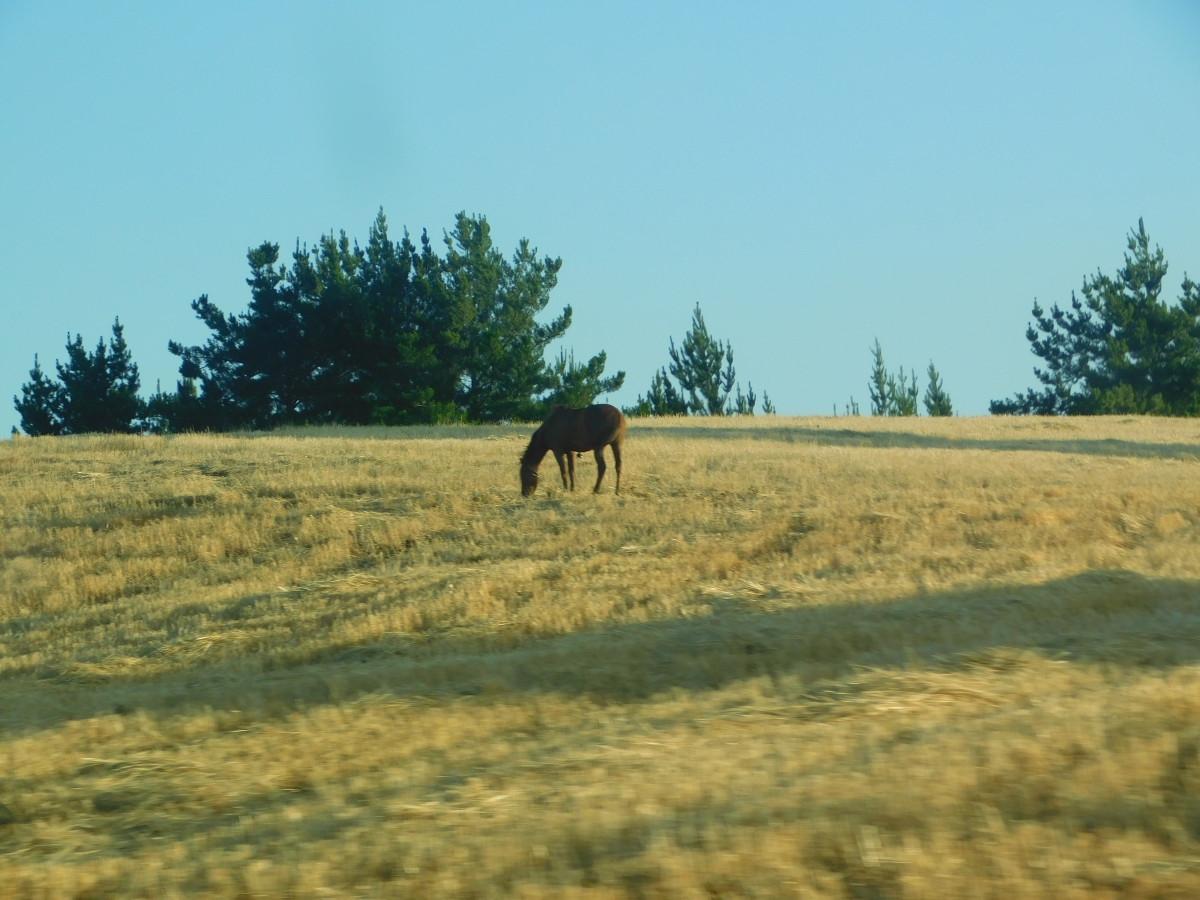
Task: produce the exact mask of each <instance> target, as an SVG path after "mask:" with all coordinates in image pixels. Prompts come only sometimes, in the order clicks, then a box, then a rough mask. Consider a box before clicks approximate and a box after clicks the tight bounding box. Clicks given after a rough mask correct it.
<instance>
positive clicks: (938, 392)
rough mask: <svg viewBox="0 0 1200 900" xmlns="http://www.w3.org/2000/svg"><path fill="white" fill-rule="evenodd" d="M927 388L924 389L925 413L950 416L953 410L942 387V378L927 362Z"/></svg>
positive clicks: (930, 362) (931, 361)
mask: <svg viewBox="0 0 1200 900" xmlns="http://www.w3.org/2000/svg"><path fill="white" fill-rule="evenodd" d="M928 374H929V387H927V388H926V389H925V411H926V412H927V413H929V415H931V416H952V415H954V408H953V407H952V406H951V404H950V395H949V394H947V393H946V390H945V388H943V387H942V378H941V376H940V375H938V370H937V369H935V368H934V367H933V360H930V361H929V371H928Z"/></svg>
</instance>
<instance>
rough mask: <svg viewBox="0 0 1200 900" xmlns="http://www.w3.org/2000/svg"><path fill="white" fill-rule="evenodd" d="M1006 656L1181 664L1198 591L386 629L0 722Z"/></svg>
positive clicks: (587, 691)
mask: <svg viewBox="0 0 1200 900" xmlns="http://www.w3.org/2000/svg"><path fill="white" fill-rule="evenodd" d="M1013 651H1018V652H1032V653H1036V654H1040V655H1043V656H1047V657H1054V658H1063V659H1067V660H1070V661H1073V662H1079V663H1094V664H1111V665H1113V666H1116V667H1124V668H1146V667H1149V668H1157V669H1167V668H1171V667H1174V666H1180V665H1187V664H1191V663H1195V662H1197V661H1200V584H1197V583H1196V582H1192V581H1181V580H1174V579H1161V578H1150V577H1146V576H1143V575H1138V574H1134V573H1129V572H1121V571H1098V572H1090V573H1085V574H1082V575H1078V576H1075V577H1072V578H1067V579H1062V580H1058V581H1051V582H1046V583H1044V584H1040V585H1022V586H1012V587H1006V588H996V589H990V590H977V591H970V592H954V593H943V594H931V595H928V596H918V597H911V598H908V599H904V600H899V601H893V602H886V603H871V604H866V603H863V604H855V603H843V604H837V605H828V606H820V605H814V606H809V607H804V608H799V609H787V610H784V611H780V612H756V611H754V610H753V609H750V608H748V607H747V604H744V603H733V602H729V603H727V604H726V605H725V606H724V607H723V608H718V609H716V611H715V612H714V614H713V615H711V616H705V617H697V618H691V619H671V620H664V621H658V622H650V623H638V624H627V625H615V626H611V627H607V628H597V629H595V630H592V631H587V632H580V633H575V634H570V635H564V636H561V637H540V638H539V637H532V636H522V635H508V636H506V635H504V634H495V633H492V634H474V635H470V634H468V635H457V636H456V635H452V634H447V635H442V636H426V637H425V638H424V639H423V640H416V639H411V638H407V637H404V636H397V637H396V639H394V640H389V641H383V642H377V643H372V644H365V645H359V646H354V647H342V648H331V649H329V650H327V651H324V652H323V653H322V654H321V655H319V656H318V657H316V658H313V657H310V658H309V659H307V660H305V661H297V660H293V661H292V662H290V663H289V662H285V661H283V660H281V659H280V658H279V657H271V656H264V659H263V663H264V665H263V667H262V669H263V670H262V671H253V670H247V669H246V668H241V669H240V670H237V669H223V668H221V667H220V666H212V665H208V666H199V665H197V666H196V667H193V668H187V669H184V670H181V671H176V672H173V673H171V674H169V675H166V676H163V677H162V678H159V679H156V680H153V681H147V680H140V681H139V680H132V679H126V678H121V677H115V676H114V677H111V678H107V679H105V680H103V681H100V682H97V683H90V684H71V683H58V682H53V681H45V680H41V681H38V680H34V679H15V680H10V681H8V682H7V683H6V685H5V687H6V694H7V697H6V702H5V703H4V704H3V705H2V706H0V731H2V732H11V731H13V730H14V729H26V728H30V727H34V728H43V727H48V726H52V725H54V724H57V723H59V722H62V721H65V720H68V719H77V718H87V717H90V716H94V715H103V714H111V713H113V712H114V711H116V712H131V711H133V710H144V711H145V712H146V713H148V714H152V715H162V714H177V713H185V712H189V711H197V710H201V709H203V708H205V707H212V708H213V709H216V710H229V709H238V710H242V711H245V712H246V713H248V714H249V713H253V714H254V715H255V716H267V717H271V716H274V715H282V714H286V713H287V712H289V711H291V710H292V709H295V708H297V707H301V706H313V705H321V704H329V703H343V702H348V701H352V700H354V699H355V698H357V697H361V696H364V695H367V694H374V693H386V694H390V695H395V696H401V697H403V696H407V697H421V696H425V697H441V698H443V699H446V698H450V697H454V696H456V695H457V696H471V695H481V694H482V695H485V696H497V697H505V696H508V697H511V696H513V695H515V694H537V693H543V694H551V693H553V694H560V695H561V694H566V695H575V696H586V697H588V698H590V699H591V700H592V701H594V702H597V703H609V702H629V701H637V700H639V699H643V698H647V697H650V696H652V695H654V694H658V693H661V692H664V691H669V690H672V689H682V690H686V691H705V690H714V689H718V688H721V687H723V686H725V685H728V684H730V683H732V682H735V681H738V680H740V679H745V678H750V677H756V676H764V675H765V676H770V677H784V676H791V677H798V678H799V679H801V680H802V681H803V682H805V683H816V682H821V681H829V680H836V679H841V678H845V677H847V676H848V675H850V674H851V673H853V672H854V671H855V670H856V669H860V668H864V667H865V668H878V669H893V668H905V667H910V666H913V665H920V666H922V667H925V668H928V669H931V670H940V671H954V670H956V669H962V668H965V667H969V666H976V665H996V664H1001V663H998V662H997V660H1001V661H1002V660H1003V659H1004V658H1005V657H1004V654H1009V656H1010V657H1011V653H1012V652H1013Z"/></svg>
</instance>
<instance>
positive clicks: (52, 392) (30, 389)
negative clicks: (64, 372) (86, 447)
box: [13, 353, 63, 437]
mask: <svg viewBox="0 0 1200 900" xmlns="http://www.w3.org/2000/svg"><path fill="white" fill-rule="evenodd" d="M13 402H14V403H15V404H16V407H17V412H19V413H20V414H21V428H22V429H23V430H24V431H25V433H26V434H29V435H33V436H35V437H36V436H39V435H44V434H62V433H63V423H62V407H63V387H62V385H61V384H60V383H58V382H56V381H52V380H51V379H49V378H47V377H46V373H45V372H43V371H42V365H41V363H39V362H38V357H37V354H36V353H35V354H33V368H32V369H30V370H29V381H27V382H25V384H23V385H21V396H20V397H13Z"/></svg>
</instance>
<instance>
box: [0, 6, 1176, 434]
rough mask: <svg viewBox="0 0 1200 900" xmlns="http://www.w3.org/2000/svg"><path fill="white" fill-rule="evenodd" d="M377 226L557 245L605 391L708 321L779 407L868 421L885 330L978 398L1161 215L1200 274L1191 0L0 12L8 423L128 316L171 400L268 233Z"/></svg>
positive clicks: (1000, 393) (234, 307) (2, 416)
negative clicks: (198, 308)
mask: <svg viewBox="0 0 1200 900" xmlns="http://www.w3.org/2000/svg"><path fill="white" fill-rule="evenodd" d="M380 208H382V209H383V210H384V211H385V213H386V215H387V217H388V221H389V225H390V227H391V229H392V233H393V235H394V236H398V235H399V234H400V229H401V228H403V227H407V228H408V229H409V230H410V231H411V232H413V233H414V234H419V233H420V232H421V230H422V229H428V231H429V233H430V234H431V235H433V236H435V238H440V237H441V235H442V234H443V232H444V231H445V230H446V229H448V228H449V227H450V226H451V225H452V223H453V220H454V216H455V214H456V213H458V212H459V211H461V210H465V211H467V212H469V213H478V214H483V215H486V216H487V218H488V221H489V223H490V224H491V226H492V234H493V237H494V238H495V240H496V242H497V243H498V245H499V246H500V247H501V248H503V249H504V250H505V251H506V252H511V251H512V250H513V249H514V248H515V246H516V244H517V242H518V240H519V239H521V238H522V237H527V238H529V240H530V241H531V242H532V243H533V244H534V245H535V246H536V247H538V248H539V250H540V252H541V253H542V254H545V255H551V256H555V257H561V258H562V260H563V268H562V271H561V273H560V278H559V284H558V287H557V288H556V289H555V291H554V293H553V295H552V298H551V307H550V309H548V310H547V311H546V315H547V317H549V316H550V315H551V314H553V313H555V312H556V311H557V310H558V309H561V307H562V306H565V305H567V304H570V305H571V306H572V307H573V309H574V324H573V325H572V327H571V329H570V331H569V332H568V333H567V335H566V337H565V339H564V341H563V345H564V346H565V347H566V348H567V349H571V350H574V352H575V353H576V356H577V357H587V356H590V355H592V354H594V353H596V352H597V351H599V350H604V351H606V352H607V355H608V366H609V369H608V370H609V372H612V371H615V370H618V369H620V370H624V371H625V373H626V387H625V388H623V389H622V390H621V391H620V392H619V393H617V394H614V395H612V396H611V397H610V398H609V399H610V400H612V401H613V402H617V403H619V404H630V403H632V402H634V400H635V399H636V397H637V395H638V394H639V393H644V392H645V390H646V387H647V386H648V384H649V381H650V378H651V376H652V374H653V373H654V372H655V371H656V370H657V369H658V367H660V366H662V365H664V364H665V363H666V362H667V360H668V357H667V347H668V341H669V339H670V338H672V337H673V338H674V339H675V341H676V342H677V343H678V342H679V340H680V339H681V338H682V336H683V335H684V333H685V332H686V331H687V329H688V327H689V324H690V318H691V313H692V310H693V308H694V307H695V306H696V305H697V304H699V305H700V307H701V309H702V310H703V312H704V316H705V319H706V321H707V324H708V326H709V329H710V331H711V332H713V333H714V334H715V335H716V336H717V337H719V338H723V339H726V340H728V341H730V342H731V343H732V346H733V350H734V362H735V366H736V368H737V373H738V377H739V380H741V381H742V382H743V383H745V382H747V381H748V382H751V383H753V386H754V388H755V390H756V391H757V392H758V394H759V396H760V397H761V396H762V394H763V392H764V391H765V392H766V393H768V394H769V395H770V397H771V400H772V401H773V403H774V404H775V406H776V407H777V409H778V411H779V412H780V413H782V414H789V415H791V414H804V415H809V414H823V415H828V414H831V413H833V411H834V407H835V404H836V408H837V411H838V412H842V411H843V410H844V407H845V404H846V402H847V401H848V400H849V398H850V397H851V396H853V397H854V398H855V400H856V401H857V402H858V403H859V405H860V406H861V408H862V409H863V411H864V412H866V411H867V409H868V403H867V378H868V374H869V371H870V365H871V352H870V350H871V346H872V344H873V342H874V341H875V340H876V338H878V339H879V341H880V343H881V345H882V347H883V351H884V356H885V359H886V361H887V363H888V365H889V366H890V367H893V368H894V367H898V366H904V367H906V368H915V369H916V370H917V371H918V375H919V378H920V382H921V386H922V389H923V388H924V385H925V377H924V371H925V368H926V366H927V365H928V364H929V362H930V361H933V362H934V363H935V364H936V366H937V368H938V370H939V372H940V373H941V375H942V379H943V383H944V385H945V387H946V389H947V391H948V392H949V393H950V396H951V398H952V399H953V402H954V406H955V409H956V410H957V411H958V412H960V413H961V414H964V415H981V414H985V413H986V412H987V407H988V402H989V401H990V400H992V399H997V398H1000V397H1005V396H1009V395H1011V394H1012V393H1014V392H1016V391H1018V390H1022V389H1024V388H1026V387H1029V386H1031V385H1032V384H1033V383H1034V379H1033V374H1032V367H1033V364H1034V362H1035V359H1034V357H1033V356H1032V354H1031V353H1030V350H1029V345H1028V343H1027V342H1026V340H1025V337H1024V332H1025V327H1026V324H1027V322H1028V321H1029V319H1030V308H1031V306H1032V304H1033V302H1034V300H1035V298H1036V299H1038V300H1040V301H1041V302H1042V303H1043V305H1047V306H1048V305H1050V304H1052V303H1056V302H1057V303H1060V304H1064V305H1065V304H1067V303H1069V301H1070V296H1071V291H1072V290H1075V291H1078V290H1079V288H1080V286H1081V284H1082V281H1083V278H1084V276H1085V275H1089V274H1094V273H1095V272H1096V271H1097V270H1101V271H1104V272H1107V273H1112V272H1115V270H1116V269H1117V268H1118V267H1119V266H1120V265H1121V263H1122V256H1123V254H1124V252H1125V241H1126V236H1127V234H1128V232H1129V230H1130V229H1131V228H1132V227H1134V226H1136V224H1137V221H1138V219H1139V218H1144V220H1145V223H1146V227H1147V230H1148V231H1149V233H1150V235H1151V238H1152V239H1153V241H1154V242H1155V243H1157V244H1160V245H1161V246H1162V247H1163V249H1164V251H1165V252H1166V256H1167V260H1168V261H1169V263H1170V265H1171V269H1170V272H1169V275H1168V282H1169V285H1170V287H1169V290H1168V295H1169V296H1170V297H1175V296H1177V295H1178V286H1179V283H1180V282H1181V281H1182V278H1183V275H1184V272H1185V271H1186V272H1189V273H1191V274H1192V276H1193V277H1198V278H1200V4H1197V3H1195V2H1183V0H1173V2H1172V0H1140V2H1109V0H1087V2H1046V0H1039V2H1019V0H1010V2H1005V3H991V4H984V3H970V4H963V3H950V2H947V3H937V2H928V3H909V4H900V3H895V2H860V3H846V4H816V3H798V2H788V3H704V2H689V3H655V2H647V0H642V2H637V3H623V2H608V3H604V4H592V5H584V4H561V3H541V4H539V3H515V2H514V3H482V2H481V3H438V4H430V3H420V4H418V3H387V4H383V3H380V4H372V3H345V4H335V3H304V2H287V3H274V2H265V0H264V2H256V3H251V4H246V3H220V2H213V3H205V4H191V5H186V6H185V5H184V4H160V3H124V2H112V3H105V4H59V3H53V2H19V0H0V273H2V277H0V399H3V400H4V402H3V403H0V409H3V412H2V413H0V428H2V429H3V432H4V433H8V431H9V430H10V428H11V427H12V425H15V424H17V423H18V422H19V416H18V415H17V413H16V411H15V410H14V409H13V407H12V401H11V399H10V398H11V397H12V396H13V395H14V394H17V393H18V392H19V391H20V386H21V384H22V382H23V381H25V380H26V379H27V378H28V373H29V369H30V368H31V367H32V365H33V357H34V354H35V353H37V354H39V356H40V359H41V360H42V362H43V365H47V364H50V363H52V362H53V360H54V359H56V358H65V352H64V345H65V343H66V339H67V335H68V334H70V335H74V334H76V333H79V334H82V336H83V338H84V342H85V344H87V345H88V346H89V347H94V346H95V343H96V341H97V340H98V339H99V338H100V337H101V336H102V335H105V336H106V335H108V334H109V331H110V328H111V325H112V322H113V320H114V318H115V317H120V320H121V322H122V323H123V324H124V325H125V337H126V340H127V341H128V343H129V345H130V348H131V350H132V352H133V356H134V359H135V360H136V361H137V363H138V365H139V367H140V370H141V375H142V384H143V389H144V390H146V391H152V390H153V389H154V386H155V384H156V382H159V381H161V383H162V385H163V386H164V387H172V386H173V385H174V383H175V379H176V378H177V373H178V360H177V359H176V358H175V357H173V356H171V355H170V354H169V353H168V352H167V341H168V340H170V339H174V340H177V341H181V342H183V343H187V344H194V343H201V342H203V340H204V339H205V337H206V335H207V332H206V330H205V329H204V327H203V326H202V325H201V324H200V323H199V322H198V320H196V318H195V316H194V314H193V313H192V311H191V309H190V306H189V304H190V302H191V301H192V300H193V299H195V298H196V297H198V296H199V295H201V294H207V295H208V296H209V297H210V299H211V300H212V301H213V302H214V303H216V304H217V305H218V306H220V307H221V308H222V309H224V310H225V311H227V312H237V311H241V310H243V309H244V308H245V305H246V303H247V301H248V299H249V289H248V287H247V286H246V283H245V278H246V275H247V265H246V251H247V249H248V248H249V247H252V246H257V245H258V244H260V243H261V242H263V241H264V240H270V241H274V242H277V243H279V244H280V245H282V247H283V248H284V249H285V250H290V249H291V248H292V247H294V246H295V244H296V242H297V241H300V242H301V243H306V244H310V245H311V244H312V243H314V242H315V241H316V240H317V239H318V238H319V237H320V235H322V234H326V233H329V232H331V231H335V232H336V231H341V230H345V231H346V232H347V233H348V234H349V235H350V236H351V237H356V238H359V239H360V241H365V238H366V236H367V232H368V229H369V227H370V225H371V222H372V221H373V220H374V217H375V215H376V213H377V211H378V210H379V209H380ZM552 352H553V351H552Z"/></svg>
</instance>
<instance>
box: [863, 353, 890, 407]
mask: <svg viewBox="0 0 1200 900" xmlns="http://www.w3.org/2000/svg"><path fill="white" fill-rule="evenodd" d="M871 359H872V362H871V380H870V382H869V383H868V385H867V393H868V394H869V395H870V398H871V415H873V416H886V415H890V412H889V407H890V399H889V391H888V382H889V377H888V371H887V366H886V365H884V362H883V348H882V347H881V346H879V338H875V346H874V348H872V350H871Z"/></svg>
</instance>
